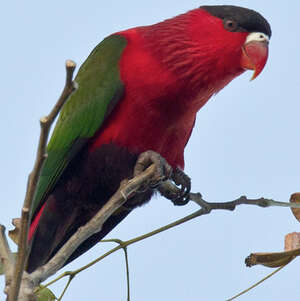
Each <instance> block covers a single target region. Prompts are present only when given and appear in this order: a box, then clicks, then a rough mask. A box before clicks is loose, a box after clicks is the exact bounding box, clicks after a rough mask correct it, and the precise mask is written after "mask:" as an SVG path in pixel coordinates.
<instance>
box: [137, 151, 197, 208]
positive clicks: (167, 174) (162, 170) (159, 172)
mask: <svg viewBox="0 0 300 301" xmlns="http://www.w3.org/2000/svg"><path fill="white" fill-rule="evenodd" d="M151 164H154V165H155V174H154V176H153V178H152V179H151V182H150V183H149V182H148V183H146V185H145V188H141V189H140V191H139V192H144V191H145V190H147V189H149V187H150V188H152V189H153V188H156V187H157V186H159V185H160V184H161V183H162V182H163V181H166V180H168V179H170V180H172V181H173V182H174V183H175V184H176V185H177V186H180V189H178V192H176V193H175V194H174V193H172V196H171V195H167V194H165V193H164V194H163V195H165V196H166V197H167V198H169V199H171V201H172V202H173V203H174V205H177V206H183V205H185V204H187V203H188V202H189V193H190V190H191V179H190V177H189V176H187V175H186V174H185V173H184V172H183V171H182V170H181V169H179V168H175V169H173V168H172V167H171V165H169V164H168V162H167V161H166V160H165V159H164V158H163V157H162V156H161V155H160V154H158V153H156V152H154V151H151V150H149V151H146V152H144V153H142V154H140V155H139V157H138V159H137V161H136V164H135V167H134V176H137V175H139V174H141V173H142V172H143V171H144V170H145V169H146V168H148V167H149V166H150V165H151Z"/></svg>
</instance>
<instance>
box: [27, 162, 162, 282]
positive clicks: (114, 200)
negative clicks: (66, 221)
mask: <svg viewBox="0 0 300 301" xmlns="http://www.w3.org/2000/svg"><path fill="white" fill-rule="evenodd" d="M154 175H155V166H154V165H151V166H150V167H148V168H147V169H146V170H145V171H144V172H143V173H141V174H140V175H139V176H136V177H135V178H133V179H132V180H130V181H128V180H124V181H122V183H121V185H120V188H119V189H118V191H117V192H116V193H115V194H114V195H113V196H112V197H111V198H110V200H109V201H108V202H107V203H106V204H105V205H104V206H103V207H102V208H101V209H100V210H99V212H98V213H97V214H96V215H95V216H94V217H93V218H92V219H91V220H90V221H89V222H88V223H87V224H85V225H84V226H82V227H80V228H79V229H78V230H77V232H76V233H75V234H74V235H73V236H72V237H71V238H70V239H69V240H68V241H67V242H66V243H65V244H64V246H63V247H62V248H61V249H60V250H59V251H58V252H57V253H56V255H55V256H54V257H53V258H51V260H50V261H48V262H47V263H46V264H45V265H43V266H42V267H40V268H38V269H37V270H35V271H34V272H33V273H32V274H31V277H32V279H33V281H34V282H35V284H36V285H37V284H39V283H40V282H42V281H44V280H46V279H47V278H48V277H50V276H51V275H53V274H55V273H56V272H57V271H58V270H59V269H60V268H61V267H62V266H63V265H64V263H65V262H66V260H67V259H68V258H69V257H70V256H71V255H72V253H73V252H74V251H75V250H76V249H77V247H78V246H79V245H80V244H81V243H82V242H83V241H85V240H86V239H87V238H89V237H90V236H91V235H93V234H94V233H96V232H99V231H101V228H102V225H103V224H104V223H105V221H106V220H107V219H108V218H109V217H110V216H111V215H112V214H113V213H114V212H115V211H116V210H117V209H118V208H119V207H121V206H122V205H123V204H124V203H125V202H126V201H127V199H129V198H130V197H131V196H132V195H133V194H135V193H136V192H137V191H138V190H139V189H140V187H141V186H143V185H145V183H149V179H152V182H153V181H154V180H155V179H153V178H154ZM158 180H159V179H158Z"/></svg>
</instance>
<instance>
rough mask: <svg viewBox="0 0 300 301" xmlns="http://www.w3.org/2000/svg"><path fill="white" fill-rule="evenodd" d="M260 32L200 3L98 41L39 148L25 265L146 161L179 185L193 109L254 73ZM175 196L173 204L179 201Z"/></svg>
mask: <svg viewBox="0 0 300 301" xmlns="http://www.w3.org/2000/svg"><path fill="white" fill-rule="evenodd" d="M270 38H271V27H270V24H269V23H268V21H267V20H266V19H265V18H264V17H263V16H262V15H261V14H260V13H258V12H256V11H254V10H251V9H248V8H244V7H239V6H232V5H204V6H200V7H198V8H196V9H192V10H190V11H188V12H186V13H183V14H180V15H178V16H175V17H173V18H170V19H167V20H164V21H161V22H159V23H156V24H153V25H148V26H139V27H135V28H131V29H128V30H123V31H119V32H116V33H113V34H111V35H109V36H108V37H106V38H105V39H104V40H103V41H102V42H100V43H99V44H98V45H97V46H96V47H95V48H94V50H93V51H92V52H91V54H90V55H89V56H88V58H87V59H86V61H85V62H84V63H83V64H82V66H81V67H80V69H79V71H78V73H77V75H76V77H75V79H74V81H75V82H76V83H77V88H76V90H75V91H74V92H73V93H72V94H71V95H70V97H69V98H68V100H67V101H66V103H65V104H64V106H63V108H62V110H61V112H60V115H59V117H58V120H57V122H56V125H55V128H54V130H53V133H52V135H51V138H50V140H49V143H48V145H47V156H46V159H45V162H44V164H43V166H42V170H41V173H40V176H39V180H38V183H37V186H36V191H35V194H34V197H33V205H32V209H31V223H30V228H29V233H28V244H29V245H30V254H29V257H28V262H27V267H26V270H27V271H28V272H29V273H31V272H33V271H34V270H36V269H37V268H38V267H40V266H42V265H44V264H45V263H47V262H48V261H49V260H50V259H51V258H53V256H54V255H55V254H56V253H57V252H58V250H59V249H60V248H61V247H62V246H63V245H64V244H65V243H66V241H68V239H69V238H70V237H71V236H72V235H73V234H74V233H75V232H76V231H77V229H78V228H79V227H81V226H83V225H85V224H86V223H87V222H88V221H90V220H91V219H92V218H93V216H94V215H95V214H96V213H97V212H98V211H99V210H100V209H101V208H102V207H103V205H104V204H106V203H107V202H108V200H109V199H110V197H111V196H112V195H113V194H114V193H115V192H116V191H117V189H118V188H119V185H120V182H121V181H122V180H123V179H130V178H133V177H134V176H135V175H137V174H139V173H141V172H142V171H143V170H144V169H146V167H148V166H150V165H151V164H152V163H155V164H157V166H158V170H160V172H161V173H162V174H165V175H166V177H168V176H170V174H172V175H173V179H176V177H177V182H176V180H174V181H175V183H176V184H178V183H179V184H182V185H183V186H184V185H185V186H186V188H187V189H186V191H189V184H188V181H187V180H186V177H185V176H184V174H183V170H184V149H185V146H186V145H187V142H188V140H189V138H190V135H191V133H192V130H193V127H194V124H195V120H196V115H197V112H198V111H199V110H200V108H202V107H203V105H204V104H205V103H206V102H207V101H208V100H209V99H210V98H211V97H212V96H213V95H215V94H216V93H217V92H219V91H220V90H221V89H223V88H224V87H225V86H226V85H227V84H228V83H230V82H231V81H232V80H233V79H234V78H236V77H238V76H239V75H241V74H242V73H243V72H245V71H246V70H252V71H253V76H252V79H255V78H256V77H257V76H258V75H259V74H260V73H261V72H262V70H263V69H264V67H265V64H266V62H267V59H268V51H269V50H268V49H269V40H270ZM185 183H186V184H185ZM186 191H185V193H186ZM154 192H155V187H150V188H149V189H147V190H145V191H141V192H139V193H137V194H136V195H135V196H133V197H131V198H129V199H128V200H126V202H125V203H124V205H123V206H121V207H120V208H119V209H118V210H116V211H115V212H114V213H113V214H112V215H111V216H110V217H109V218H108V219H107V220H106V222H105V223H104V224H103V227H102V228H101V229H100V231H98V232H97V233H95V234H93V235H92V236H90V237H89V238H88V239H86V240H85V241H84V242H83V243H81V245H80V246H79V247H78V248H77V249H76V250H75V251H74V252H73V253H72V255H71V256H70V257H69V258H68V259H67V260H66V263H65V264H68V263H69V262H71V261H73V260H74V259H75V258H77V257H78V256H80V255H82V254H83V253H85V252H86V251H87V250H89V249H90V248H91V247H93V246H94V245H95V244H97V243H98V242H100V241H101V239H103V237H105V236H106V235H107V234H108V233H109V232H110V231H111V230H112V229H113V228H114V227H116V226H117V225H118V224H119V223H120V222H121V221H122V220H123V219H124V218H125V217H126V216H127V215H128V214H129V213H130V212H131V211H132V210H134V209H135V208H136V207H138V206H141V205H143V204H145V203H147V202H148V201H149V200H150V199H151V197H152V195H153V194H154ZM183 194H184V193H183ZM183 194H182V195H179V196H178V199H179V201H178V204H180V200H181V201H182V204H184V198H183Z"/></svg>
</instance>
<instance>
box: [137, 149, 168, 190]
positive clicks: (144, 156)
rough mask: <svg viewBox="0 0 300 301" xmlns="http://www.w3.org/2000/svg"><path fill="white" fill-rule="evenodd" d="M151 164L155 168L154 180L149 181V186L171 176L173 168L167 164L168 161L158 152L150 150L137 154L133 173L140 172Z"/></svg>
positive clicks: (154, 185) (153, 185) (155, 184)
mask: <svg viewBox="0 0 300 301" xmlns="http://www.w3.org/2000/svg"><path fill="white" fill-rule="evenodd" d="M151 164H154V165H155V167H156V170H155V175H154V180H153V181H151V183H150V184H149V186H150V187H151V188H155V187H157V186H158V185H159V184H160V183H161V182H162V181H165V180H167V179H169V178H170V177H171V175H172V171H173V169H172V167H171V165H169V164H168V162H167V161H166V160H165V159H164V158H163V157H162V156H161V155H160V154H158V153H156V152H154V151H152V150H148V151H146V152H143V153H141V154H140V155H139V157H138V159H137V161H136V163H135V167H134V172H133V175H134V176H137V175H139V174H141V173H142V172H143V171H144V170H145V169H146V168H148V167H149V166H150V165H151ZM146 189H147V188H146Z"/></svg>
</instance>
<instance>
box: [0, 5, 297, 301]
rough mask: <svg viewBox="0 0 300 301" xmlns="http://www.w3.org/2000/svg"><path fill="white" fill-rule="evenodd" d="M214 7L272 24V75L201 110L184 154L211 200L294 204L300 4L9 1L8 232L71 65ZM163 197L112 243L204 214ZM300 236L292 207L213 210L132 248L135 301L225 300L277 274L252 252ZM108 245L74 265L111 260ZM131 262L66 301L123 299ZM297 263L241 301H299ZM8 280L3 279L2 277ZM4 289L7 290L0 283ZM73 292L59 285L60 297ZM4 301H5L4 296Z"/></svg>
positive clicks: (0, 16)
mask: <svg viewBox="0 0 300 301" xmlns="http://www.w3.org/2000/svg"><path fill="white" fill-rule="evenodd" d="M204 4H235V5H240V6H245V7H249V8H252V9H255V10H257V11H259V12H260V13H262V14H263V15H264V16H265V17H266V18H267V19H268V20H269V22H270V23H271V26H272V30H273V36H272V39H271V43H270V56H269V61H268V64H267V66H266V68H265V70H264V71H263V73H262V74H261V75H260V76H259V77H258V78H257V79H256V80H255V81H253V82H249V79H250V77H251V73H250V72H247V73H245V74H244V75H243V76H241V77H240V78H238V79H236V80H235V81H234V82H232V83H231V84H230V85H229V86H228V87H226V88H225V89H224V90H223V91H221V92H220V93H219V94H218V95H217V96H216V97H214V98H213V99H212V100H210V102H209V103H208V104H207V105H206V106H205V107H204V108H203V109H202V110H201V111H200V112H199V114H198V120H197V124H196V127H195V129H194V132H193V135H192V137H191V140H190V142H189V144H188V146H187V148H186V156H185V157H186V172H187V173H188V174H189V175H190V176H191V177H192V179H193V186H192V187H193V191H200V192H201V193H202V194H203V196H204V198H205V199H207V200H208V201H225V200H232V199H235V198H237V197H239V196H240V195H247V196H248V197H253V198H256V197H260V196H265V197H270V198H274V199H276V200H279V201H288V199H289V196H290V194H291V193H293V192H296V191H299V190H300V181H299V178H300V166H299V165H300V159H299V149H300V142H299V135H300V124H299V121H298V120H299V112H300V100H299V96H298V94H299V86H300V77H299V75H298V72H299V69H300V68H299V67H300V62H299V46H300V45H299V39H298V37H299V34H300V27H299V24H298V22H299V9H300V7H299V6H300V4H298V2H297V1H285V2H284V3H283V2H282V1H261V0H252V1H225V0H224V1H209V0H207V1H192V0H185V1H174V0H164V1H157V0H152V1H151V2H150V1H109V2H105V3H102V1H89V0H87V1H58V0H53V1H51V2H50V1H47V2H46V1H39V2H38V1H26V2H25V1H15V0H12V1H5V2H3V3H2V5H1V10H0V26H1V29H2V30H1V42H2V43H1V50H0V54H1V71H2V72H1V74H0V80H1V83H2V87H1V95H2V117H1V119H0V126H1V129H2V131H1V137H2V147H1V149H0V166H1V169H2V173H1V175H0V181H1V183H2V185H1V202H2V207H1V212H0V221H1V223H3V224H5V225H6V226H7V227H9V225H10V220H11V218H13V217H17V216H19V214H20V208H21V204H22V202H23V198H24V192H25V186H26V181H27V175H28V173H29V172H30V170H31V168H32V164H33V158H34V155H35V149H36V144H37V139H38V133H39V124H38V119H39V118H40V117H41V116H43V115H44V114H46V113H48V111H49V109H50V108H51V107H52V105H53V104H54V102H55V100H56V99H57V97H58V95H59V93H60V91H61V88H62V85H63V82H64V77H65V73H64V61H65V60H66V59H73V60H74V61H76V62H77V63H78V65H80V64H81V63H82V62H83V61H84V59H85V58H86V57H87V56H88V54H89V53H90V51H91V50H92V49H93V47H94V46H95V45H96V44H97V43H98V42H100V41H101V40H102V39H103V38H104V37H105V36H107V35H108V34H110V33H112V32H115V31H118V30H121V29H126V28H129V27H134V26H139V25H147V24H152V23H155V22H158V21H161V20H163V19H165V18H169V17H172V16H175V15H177V14H179V13H183V12H186V11H187V10H189V9H193V8H196V7H198V6H200V5H204ZM196 209H197V208H196V206H195V205H193V204H190V205H188V206H186V207H174V206H173V205H172V204H171V203H170V202H168V201H167V200H164V199H161V198H155V199H153V200H152V202H151V203H150V204H148V205H147V206H144V207H143V208H141V209H138V210H136V211H135V212H134V213H132V214H131V215H130V216H129V217H128V218H127V219H126V220H125V221H124V222H123V223H122V224H121V225H119V226H118V227H117V229H116V230H115V231H114V232H112V233H111V234H110V235H109V236H108V237H118V238H120V239H123V240H126V239H129V238H132V237H134V236H136V235H139V234H143V233H145V232H147V231H150V230H152V229H154V228H156V227H159V226H162V225H165V224H167V223H169V222H171V221H174V220H175V219H177V218H179V217H182V216H184V215H186V214H188V213H190V212H192V211H194V210H196ZM293 231H299V224H298V223H297V222H296V220H295V219H294V217H293V216H292V215H291V213H290V211H289V209H282V208H272V209H261V208H251V207H246V206H245V207H240V208H238V209H237V210H236V211H235V212H233V213H232V212H213V213H212V214H210V215H209V216H205V217H201V218H199V219H197V220H193V221H191V222H189V223H187V224H184V225H182V226H180V227H178V228H176V229H173V230H170V231H168V232H165V233H163V234H160V235H159V236H156V237H153V238H150V239H148V240H146V241H143V242H141V243H139V244H137V245H134V246H131V247H130V248H129V259H130V272H131V291H132V300H133V301H140V300H143V301H148V300H174V301H177V300H188V301H196V300H197V301H198V300H205V301H206V300H225V299H226V298H229V297H231V296H232V295H234V294H235V293H237V292H239V291H241V290H243V289H245V288H247V287H248V286H250V285H251V284H252V283H254V282H256V281H257V280H259V279H261V278H262V277H263V276H265V275H266V274H267V273H269V272H271V270H269V269H267V268H264V267H253V268H251V269H249V268H246V267H245V265H244V258H245V257H246V256H247V255H248V254H249V253H250V252H254V251H280V250H282V248H283V241H284V235H285V234H287V233H289V232H293ZM107 247H108V246H107V245H105V246H103V245H98V246H96V247H95V248H94V249H93V250H91V251H90V252H88V253H87V254H86V255H84V256H82V257H81V258H80V259H79V260H77V261H75V262H74V263H72V264H70V265H68V266H67V270H71V269H75V268H76V267H80V266H82V265H84V264H85V263H87V262H89V261H91V260H92V259H94V258H96V257H97V256H98V255H100V254H102V253H103V251H104V249H107ZM124 269H125V268H124V259H123V254H122V252H120V253H117V254H114V255H112V256H110V257H109V258H107V259H106V260H104V261H103V262H101V263H99V264H97V265H96V266H94V267H93V268H91V269H90V270H89V271H86V272H84V273H82V274H80V275H78V277H77V278H75V280H74V281H73V283H72V284H71V287H70V288H69V290H68V292H67V294H66V296H65V298H64V300H66V301H68V300H125V299H126V282H125V272H124ZM298 270H299V260H295V262H293V263H292V264H291V265H289V266H288V267H286V268H285V269H284V270H282V271H281V272H280V273H279V274H277V275H276V276H274V277H273V278H272V279H270V280H268V281H267V282H265V283H264V284H263V285H261V286H259V287H257V288H256V289H255V290H253V291H251V292H250V293H248V294H247V295H245V296H243V297H241V298H240V300H245V301H246V300H273V301H277V300H285V299H286V300H294V299H297V298H299V296H300V287H299V281H298V278H299V277H298V275H299V273H298ZM1 279H3V278H1ZM61 283H63V282H61ZM2 284H3V281H1V285H2ZM62 287H63V285H62V284H61V285H57V286H55V288H54V290H55V292H56V293H57V295H59V292H60V291H61V289H62ZM0 296H1V297H0V299H2V298H4V297H3V293H2V292H1V293H0Z"/></svg>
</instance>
